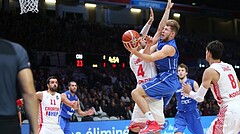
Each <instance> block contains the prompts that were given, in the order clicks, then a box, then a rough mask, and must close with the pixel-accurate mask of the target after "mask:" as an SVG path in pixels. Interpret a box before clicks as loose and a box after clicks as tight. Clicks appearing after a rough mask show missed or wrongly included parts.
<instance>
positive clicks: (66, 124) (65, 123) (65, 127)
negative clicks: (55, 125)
mask: <svg viewBox="0 0 240 134" xmlns="http://www.w3.org/2000/svg"><path fill="white" fill-rule="evenodd" d="M59 124H60V127H61V129H62V131H63V132H64V134H72V131H71V129H70V121H69V119H67V118H64V117H62V116H59Z"/></svg>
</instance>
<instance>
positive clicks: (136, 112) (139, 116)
mask: <svg viewBox="0 0 240 134" xmlns="http://www.w3.org/2000/svg"><path fill="white" fill-rule="evenodd" d="M145 99H146V101H147V103H148V105H149V108H150V111H151V112H152V114H153V117H154V119H155V120H156V121H157V122H158V123H159V125H163V124H164V122H165V117H164V113H163V99H161V100H157V99H154V98H150V97H146V98H145ZM146 121H147V118H146V116H145V115H144V114H143V112H142V111H141V109H140V108H139V107H138V105H137V104H136V103H135V106H134V109H133V114H132V119H131V124H130V126H129V127H130V128H131V127H139V128H142V127H144V126H145V124H146Z"/></svg>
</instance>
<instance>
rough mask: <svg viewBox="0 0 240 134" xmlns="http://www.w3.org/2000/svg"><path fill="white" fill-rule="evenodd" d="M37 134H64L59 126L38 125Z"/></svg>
mask: <svg viewBox="0 0 240 134" xmlns="http://www.w3.org/2000/svg"><path fill="white" fill-rule="evenodd" d="M38 134H64V132H63V131H62V129H61V127H60V125H49V124H47V125H39V133H38Z"/></svg>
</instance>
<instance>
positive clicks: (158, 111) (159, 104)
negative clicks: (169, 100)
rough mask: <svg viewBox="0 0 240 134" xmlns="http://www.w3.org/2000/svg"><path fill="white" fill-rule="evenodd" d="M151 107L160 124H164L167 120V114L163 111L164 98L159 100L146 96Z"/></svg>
mask: <svg viewBox="0 0 240 134" xmlns="http://www.w3.org/2000/svg"><path fill="white" fill-rule="evenodd" d="M146 100H147V102H148V104H149V108H150V110H151V112H152V114H153V117H154V119H155V120H156V121H157V122H158V124H159V125H161V126H163V125H164V122H165V116H164V112H163V99H161V100H157V99H154V98H150V97H147V98H146Z"/></svg>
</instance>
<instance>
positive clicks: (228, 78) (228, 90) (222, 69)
mask: <svg viewBox="0 0 240 134" xmlns="http://www.w3.org/2000/svg"><path fill="white" fill-rule="evenodd" d="M210 68H213V69H214V70H216V71H217V72H218V73H219V74H220V78H219V80H218V82H217V84H212V85H211V90H212V93H213V95H214V98H215V99H216V100H217V102H218V104H219V106H221V104H223V103H226V102H228V101H232V100H238V101H239V100H240V92H239V87H238V79H237V75H236V72H235V70H234V68H233V67H232V65H230V64H227V63H224V62H221V63H214V64H212V65H211V66H210Z"/></svg>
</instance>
